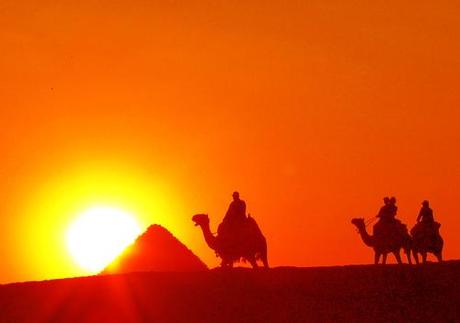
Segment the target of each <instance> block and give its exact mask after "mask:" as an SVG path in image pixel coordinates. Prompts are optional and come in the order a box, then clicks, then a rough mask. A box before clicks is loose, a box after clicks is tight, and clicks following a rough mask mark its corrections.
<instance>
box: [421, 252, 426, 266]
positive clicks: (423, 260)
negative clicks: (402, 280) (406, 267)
mask: <svg viewBox="0 0 460 323" xmlns="http://www.w3.org/2000/svg"><path fill="white" fill-rule="evenodd" d="M422 263H424V264H426V251H424V252H422Z"/></svg>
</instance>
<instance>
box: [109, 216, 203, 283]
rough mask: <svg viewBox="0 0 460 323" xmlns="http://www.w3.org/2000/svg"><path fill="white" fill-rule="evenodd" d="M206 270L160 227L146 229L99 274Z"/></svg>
mask: <svg viewBox="0 0 460 323" xmlns="http://www.w3.org/2000/svg"><path fill="white" fill-rule="evenodd" d="M203 270H208V267H207V266H206V265H205V264H204V263H203V262H202V261H201V260H200V258H198V257H197V256H196V255H194V254H193V252H192V251H191V250H190V249H188V248H187V247H186V246H185V245H184V244H183V243H182V242H180V241H179V240H178V239H177V238H176V237H174V236H173V235H172V234H171V233H170V232H169V231H168V230H167V229H165V228H164V227H162V226H160V225H152V226H150V227H149V228H148V229H147V230H146V231H145V232H144V233H143V234H142V235H141V236H139V237H138V238H137V239H136V241H135V242H134V244H132V245H131V246H129V247H128V248H126V250H125V251H124V252H123V253H122V254H121V255H120V256H118V257H117V258H116V259H115V260H114V261H113V262H112V263H111V264H109V265H108V266H107V267H106V268H105V269H104V270H103V271H102V272H101V274H115V273H128V272H140V271H173V272H181V271H182V272H184V271H203Z"/></svg>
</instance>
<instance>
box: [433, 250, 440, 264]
mask: <svg viewBox="0 0 460 323" xmlns="http://www.w3.org/2000/svg"><path fill="white" fill-rule="evenodd" d="M434 255H435V256H436V258H438V262H442V252H437V253H435V254H434Z"/></svg>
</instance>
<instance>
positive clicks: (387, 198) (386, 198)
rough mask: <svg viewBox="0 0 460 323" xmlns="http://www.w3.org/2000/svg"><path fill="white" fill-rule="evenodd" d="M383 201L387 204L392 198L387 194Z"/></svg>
mask: <svg viewBox="0 0 460 323" xmlns="http://www.w3.org/2000/svg"><path fill="white" fill-rule="evenodd" d="M383 203H385V204H388V203H390V198H389V197H388V196H385V197H384V198H383Z"/></svg>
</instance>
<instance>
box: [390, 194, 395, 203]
mask: <svg viewBox="0 0 460 323" xmlns="http://www.w3.org/2000/svg"><path fill="white" fill-rule="evenodd" d="M390 203H391V204H396V197H394V196H392V197H391V199H390Z"/></svg>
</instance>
